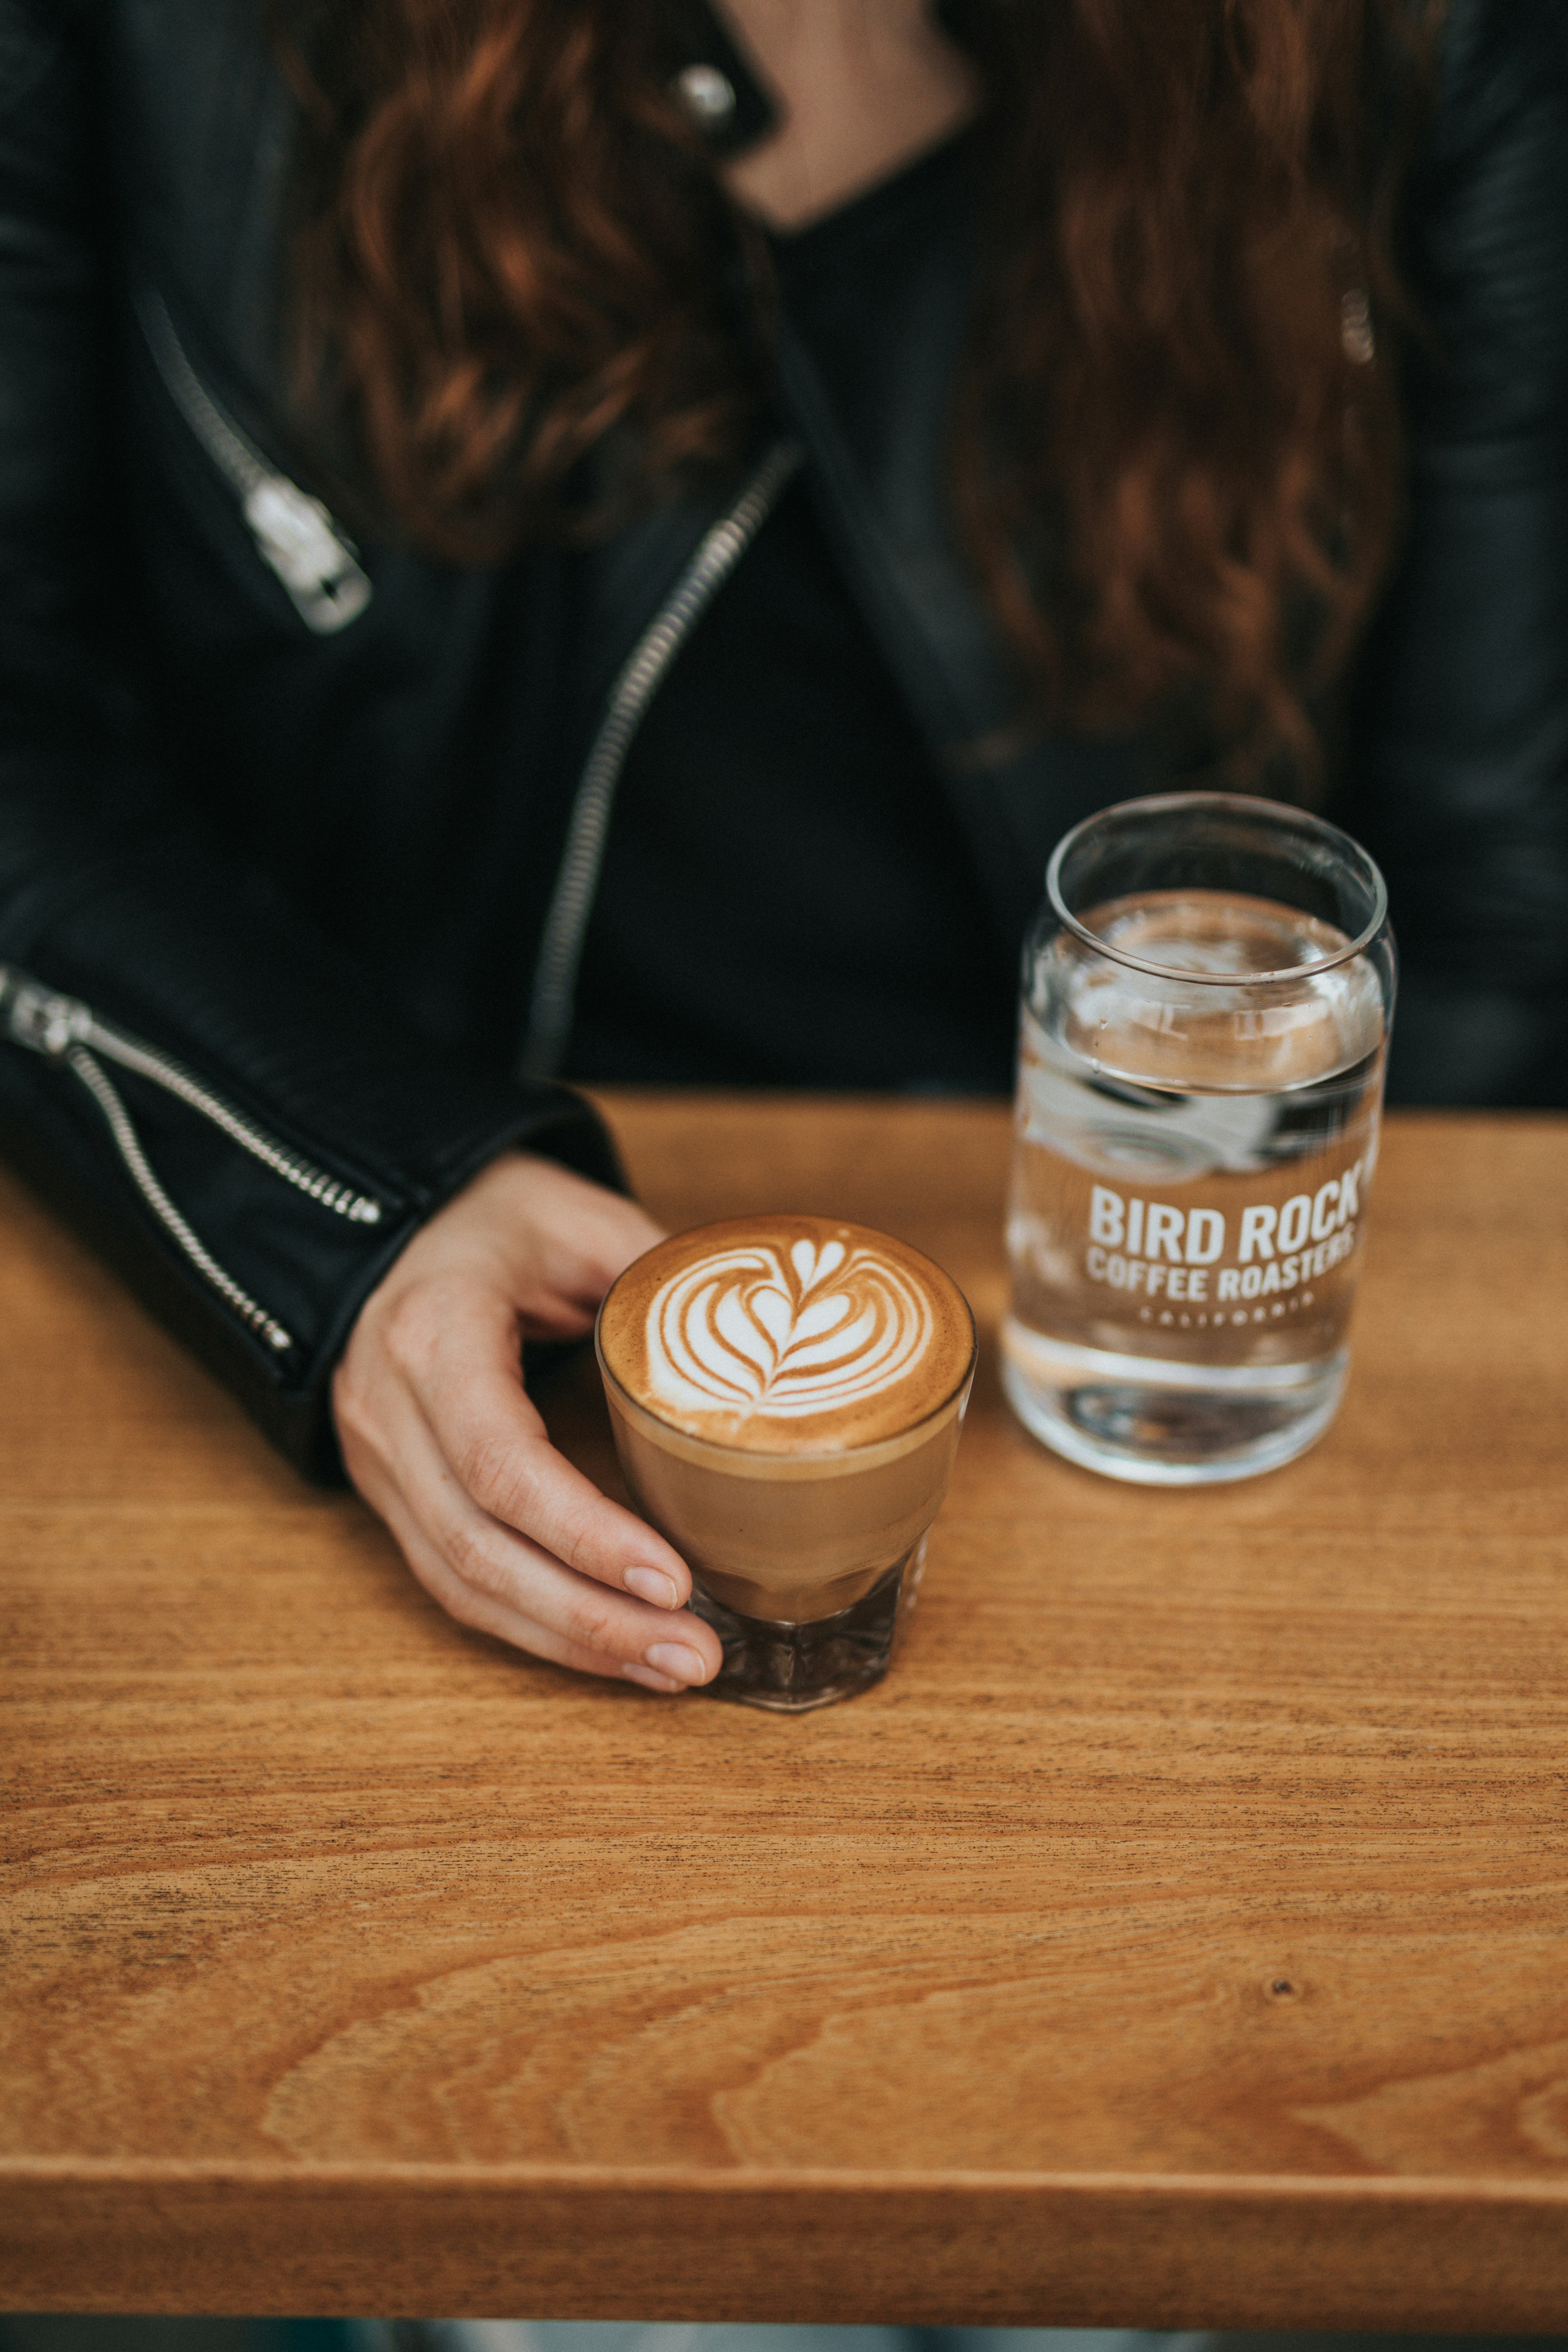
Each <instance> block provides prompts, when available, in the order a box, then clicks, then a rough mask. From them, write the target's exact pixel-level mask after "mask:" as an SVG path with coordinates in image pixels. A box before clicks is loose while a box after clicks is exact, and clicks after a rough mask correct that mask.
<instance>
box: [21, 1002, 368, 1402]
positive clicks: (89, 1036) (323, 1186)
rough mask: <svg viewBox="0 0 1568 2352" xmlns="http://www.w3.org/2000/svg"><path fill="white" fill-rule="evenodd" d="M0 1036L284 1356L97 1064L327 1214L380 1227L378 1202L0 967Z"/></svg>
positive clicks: (169, 1059) (106, 1025) (90, 1017)
mask: <svg viewBox="0 0 1568 2352" xmlns="http://www.w3.org/2000/svg"><path fill="white" fill-rule="evenodd" d="M0 1037H4V1038H5V1039H7V1040H8V1041H9V1042H10V1043H11V1044H12V1045H19V1046H23V1047H25V1048H26V1050H28V1051H29V1052H31V1053H35V1054H38V1055H43V1056H45V1057H46V1058H47V1060H49V1061H52V1062H54V1063H56V1064H58V1066H60V1067H61V1068H62V1069H64V1070H66V1071H68V1073H69V1074H70V1076H72V1077H73V1078H75V1079H76V1080H77V1082H78V1083H79V1085H80V1086H81V1087H83V1088H84V1089H85V1090H86V1092H87V1093H88V1094H89V1096H90V1097H92V1100H93V1101H94V1103H95V1104H96V1105H97V1107H98V1108H99V1110H100V1113H101V1115H102V1117H103V1120H104V1123H105V1125H106V1126H107V1128H108V1129H109V1132H110V1138H111V1139H112V1141H113V1143H114V1147H115V1150H116V1151H117V1152H118V1154H119V1157H120V1160H121V1163H122V1165H123V1166H124V1168H125V1171H126V1172H127V1174H128V1175H129V1177H130V1179H131V1181H132V1184H133V1185H134V1186H135V1189H136V1191H137V1192H139V1193H140V1195H141V1197H142V1201H143V1202H144V1203H145V1205H146V1206H147V1208H148V1209H149V1210H150V1211H151V1212H152V1213H153V1216H154V1217H155V1218H156V1220H157V1222H158V1223H159V1224H160V1225H161V1226H162V1227H163V1231H164V1233H165V1234H167V1235H168V1237H169V1238H170V1240H171V1241H173V1243H174V1245H175V1247H176V1248H177V1250H178V1251H179V1252H180V1254H181V1255H182V1256H183V1257H184V1260H185V1263H186V1264H187V1265H189V1266H190V1267H191V1268H192V1270H193V1271H194V1272H195V1274H196V1275H197V1276H199V1277H200V1278H201V1280H202V1281H203V1282H204V1283H205V1285H206V1286H207V1287H208V1288H209V1289H210V1290H212V1291H214V1292H216V1295H217V1297H219V1298H221V1299H222V1300H223V1302H224V1304H225V1305H226V1307H228V1308H229V1309H230V1310H231V1312H232V1313H233V1314H234V1315H235V1316H236V1317H237V1318H238V1320H239V1321H240V1322H241V1323H243V1324H244V1325H245V1327H246V1328H247V1330H250V1331H252V1332H254V1333H255V1334H256V1335H257V1336H258V1338H259V1339H262V1340H263V1341H264V1343H265V1344H266V1346H267V1347H268V1349H270V1350H271V1351H272V1352H273V1354H274V1355H276V1356H278V1357H280V1358H281V1357H283V1356H286V1355H288V1354H289V1351H290V1350H291V1349H293V1347H294V1345H295V1342H294V1338H293V1335H292V1333H291V1332H289V1330H288V1329H287V1328H286V1327H285V1326H284V1325H283V1324H282V1323H281V1322H280V1321H279V1319H278V1318H277V1317H276V1316H275V1315H273V1314H271V1313H270V1312H269V1311H268V1308H267V1307H265V1306H264V1305H263V1304H262V1303H261V1302H260V1301H259V1300H258V1299H257V1298H254V1297H252V1296H251V1295H250V1293H249V1292H248V1291H247V1289H245V1287H244V1286H243V1285H241V1284H240V1283H238V1282H237V1281H236V1280H235V1278H234V1276H232V1275H231V1274H230V1273H229V1272H228V1271H227V1270H226V1268H225V1267H224V1266H222V1265H220V1264H219V1263H218V1261H217V1259H216V1257H214V1255H212V1253H211V1251H210V1250H208V1249H207V1248H206V1246H205V1244H204V1243H203V1242H202V1240H201V1239H200V1237H199V1236H198V1235H197V1234H195V1232H194V1231H193V1229H192V1227H191V1225H190V1224H189V1223H188V1222H187V1220H186V1219H185V1218H184V1216H183V1215H182V1214H181V1213H180V1211H179V1210H178V1209H177V1208H176V1207H175V1205H174V1202H173V1201H172V1200H171V1199H170V1198H169V1196H168V1194H167V1192H165V1191H164V1189H163V1185H162V1184H161V1183H160V1181H159V1180H158V1177H157V1174H156V1172H155V1171H154V1170H153V1166H152V1164H151V1162H150V1161H149V1160H148V1158H147V1155H146V1152H145V1150H143V1148H142V1140H141V1138H140V1137H139V1136H138V1134H137V1132H136V1128H135V1123H134V1121H133V1120H132V1117H131V1113H130V1110H129V1108H127V1105H126V1102H125V1098H124V1097H123V1095H122V1094H121V1090H120V1088H119V1087H117V1086H116V1085H115V1083H114V1080H113V1079H112V1078H111V1077H110V1074H109V1071H108V1069H106V1068H105V1066H104V1065H105V1064H106V1063H109V1064H112V1065H114V1066H118V1067H119V1068H121V1069H125V1070H130V1071H132V1072H134V1073H135V1075H136V1076H138V1077H141V1078H144V1079H146V1080H148V1081H149V1082H150V1083H151V1084H152V1085H153V1086H155V1087H161V1088H162V1089H163V1092H164V1093H166V1094H169V1095H172V1096H174V1097H175V1098H176V1099H177V1100H179V1101H180V1102H183V1103H184V1104H185V1105H186V1106H187V1108H189V1109H191V1110H192V1111H194V1112H195V1114H196V1115H197V1116H198V1117H199V1118H203V1119H205V1120H206V1121H207V1122H208V1124H209V1125H211V1126H212V1127H214V1128H216V1129H218V1130H219V1131H220V1132H221V1133H222V1134H223V1135H225V1136H226V1137H227V1139H228V1140H229V1141H230V1142H231V1143H233V1144H234V1145H236V1146H237V1148H238V1149H239V1150H241V1151H244V1152H246V1153H247V1154H248V1156H249V1157H250V1158H251V1159H252V1160H258V1162H259V1163H260V1164H261V1166H263V1167H264V1168H267V1169H268V1170H269V1171H271V1173H272V1174H273V1175H274V1176H276V1177H277V1178H278V1179H279V1181H280V1182H282V1183H284V1184H287V1185H289V1187H290V1188H291V1189H292V1190H293V1191H295V1192H302V1193H304V1194H305V1195H306V1196H307V1197H308V1198H309V1199H310V1200H312V1201H314V1202H318V1203H319V1205H320V1206H321V1210H322V1211H323V1213H326V1214H329V1215H331V1216H336V1217H341V1218H343V1219H345V1220H346V1221H347V1222H348V1223H351V1224H353V1225H373V1226H374V1225H379V1224H380V1223H381V1222H382V1219H383V1217H384V1215H385V1213H386V1211H385V1207H384V1203H383V1202H381V1201H379V1200H378V1199H377V1198H376V1197H375V1196H374V1194H373V1193H370V1192H363V1191H362V1190H360V1189H359V1188H358V1187H357V1186H356V1185H354V1184H353V1183H352V1182H350V1181H348V1180H346V1179H344V1178H342V1177H339V1176H334V1175H332V1174H331V1172H330V1171H328V1170H326V1169H324V1168H321V1167H318V1166H317V1165H315V1163H314V1162H312V1161H311V1160H307V1159H306V1158H304V1157H303V1156H302V1155H301V1154H300V1153H299V1152H297V1151H294V1150H290V1149H289V1147H288V1146H287V1145H285V1144H283V1143H280V1142H279V1140H278V1139H277V1138H276V1137H275V1136H272V1135H270V1134H268V1131H267V1130H266V1129H264V1128H263V1127H261V1126H259V1125H258V1122H257V1121H256V1120H255V1119H253V1118H249V1117H248V1116H247V1114H246V1113H245V1112H243V1111H240V1110H237V1108H235V1106H234V1105H233V1104H232V1103H230V1102H228V1101H226V1099H225V1097H223V1096H222V1095H220V1094H218V1093H217V1092H216V1091H215V1089H214V1088H212V1087H208V1086H206V1085H205V1083H204V1082H203V1081H202V1080H201V1079H200V1078H198V1077H196V1076H194V1075H193V1074H192V1072H191V1071H189V1070H187V1069H186V1068H185V1067H184V1064H183V1063H180V1062H178V1061H176V1060H174V1057H173V1056H172V1055H168V1054H165V1053H163V1051H161V1049H160V1048H158V1047H157V1046H154V1045H148V1044H146V1043H145V1042H144V1041H143V1040H142V1038H140V1037H136V1036H133V1035H132V1034H131V1033H130V1032H129V1031H127V1030H123V1029H121V1028H119V1027H118V1026H117V1025H115V1024H112V1023H110V1022H107V1021H105V1020H103V1019H101V1018H100V1015H99V1014H98V1013H95V1012H94V1011H93V1009H92V1007H91V1006H90V1005H89V1004H85V1003H82V1002H81V1001H80V999H79V998H77V997H72V996H64V995H61V994H58V992H55V991H54V990H51V989H49V988H47V987H46V986H45V985H44V984H43V983H42V982H39V981H37V980H35V979H33V978H32V977H31V975H30V974H28V973H26V972H23V971H16V969H15V967H14V966H11V965H7V964H0Z"/></svg>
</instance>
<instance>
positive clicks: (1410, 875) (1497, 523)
mask: <svg viewBox="0 0 1568 2352" xmlns="http://www.w3.org/2000/svg"><path fill="white" fill-rule="evenodd" d="M1407 216H1408V222H1409V229H1408V248H1407V253H1406V257H1405V258H1406V271H1407V277H1408V280H1409V283H1410V286H1411V289H1412V291H1413V294H1414V297H1415V306H1416V311H1417V320H1416V324H1415V328H1414V330H1413V331H1412V333H1411V335H1410V338H1409V341H1408V346H1407V352H1406V356H1405V389H1406V395H1407V408H1408V415H1409V467H1410V472H1409V484H1408V508H1409V529H1408V537H1407V542H1406V545H1405V551H1404V555H1403V559H1402V562H1401V563H1400V566H1399V569H1398V572H1397V573H1396V575H1395V578H1394V582H1393V583H1392V586H1391V590H1390V593H1389V596H1388V599H1387V601H1386V604H1385V605H1384V610H1383V613H1382V615H1381V617H1380V620H1379V622H1378V625H1377V626H1376V628H1375V630H1374V632H1373V637H1372V639H1371V641H1370V643H1369V645H1368V647H1367V650H1366V655H1365V657H1364V660H1363V666H1362V670H1361V682H1360V687H1359V691H1358V696H1357V701H1356V707H1355V709H1354V712H1353V727H1352V769H1351V775H1350V778H1349V780H1348V781H1349V791H1348V793H1347V796H1346V799H1345V801H1344V803H1343V807H1342V821H1343V822H1344V823H1345V824H1347V825H1348V827H1349V828H1350V830H1351V831H1352V832H1353V833H1355V834H1357V835H1359V836H1360V837H1361V838H1362V839H1363V840H1364V841H1365V842H1366V844H1367V845H1368V847H1369V848H1370V849H1371V850H1372V851H1373V855H1374V856H1377V857H1378V858H1379V860H1380V862H1381V863H1382V864H1383V866H1384V871H1385V873H1387V875H1388V876H1389V877H1390V884H1391V890H1392V893H1393V915H1394V929H1395V933H1396V935H1397V938H1398V941H1399V946H1400V950H1401V959H1402V967H1403V968H1402V974H1401V982H1400V1002H1399V1006H1398V1010H1397V1013H1396V1015H1395V1020H1394V1054H1393V1062H1392V1068H1391V1078H1390V1096H1391V1099H1393V1100H1395V1101H1400V1100H1403V1101H1405V1102H1419V1103H1430V1104H1444V1103H1456V1104H1458V1103H1464V1104H1489V1103H1495V1104H1518V1105H1530V1104H1552V1103H1561V1102H1562V1101H1563V1099H1564V1093H1563V1089H1564V1086H1565V1084H1568V19H1565V18H1564V15H1563V8H1562V5H1561V0H1450V5H1449V6H1448V9H1447V25H1446V37H1445V45H1444V54H1443V64H1442V81H1441V87H1440V89H1439V92H1438V104H1437V107H1436V119H1435V123H1434V128H1433V134H1432V137H1431V140H1430V142H1429V144H1428V146H1427V149H1426V152H1425V154H1424V157H1423V159H1422V162H1421V164H1420V167H1419V169H1418V171H1417V172H1416V173H1415V179H1414V183H1413V185H1412V187H1411V190H1410V195H1409V204H1408V214H1407Z"/></svg>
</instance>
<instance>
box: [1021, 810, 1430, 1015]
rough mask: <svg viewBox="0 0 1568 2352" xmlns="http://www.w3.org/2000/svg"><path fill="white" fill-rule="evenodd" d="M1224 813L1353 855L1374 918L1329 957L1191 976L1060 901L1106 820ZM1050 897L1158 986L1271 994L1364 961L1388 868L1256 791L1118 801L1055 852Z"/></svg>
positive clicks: (1083, 935)
mask: <svg viewBox="0 0 1568 2352" xmlns="http://www.w3.org/2000/svg"><path fill="white" fill-rule="evenodd" d="M1182 809H1185V810H1192V811H1196V810H1202V809H1212V810H1216V811H1217V810H1223V811H1225V812H1226V814H1234V813H1235V812H1236V811H1237V810H1242V811H1245V812H1246V813H1247V814H1267V815H1268V818H1269V819H1270V820H1271V821H1273V822H1275V823H1277V824H1285V825H1287V826H1288V827H1289V828H1290V829H1292V830H1294V831H1296V832H1298V833H1305V834H1310V835H1314V836H1315V837H1316V838H1318V839H1319V840H1320V841H1322V842H1325V843H1327V844H1329V845H1331V846H1333V847H1334V848H1336V849H1342V850H1343V851H1345V852H1347V853H1348V860H1347V862H1349V863H1351V864H1352V865H1355V866H1360V867H1361V868H1363V870H1364V872H1365V873H1366V874H1367V875H1368V876H1369V877H1371V881H1372V885H1373V904H1372V913H1371V915H1370V917H1369V918H1368V919H1367V921H1366V922H1365V923H1364V924H1363V927H1362V929H1360V930H1359V931H1358V932H1357V933H1356V936H1355V937H1354V939H1352V940H1347V941H1346V943H1345V945H1344V946H1343V947H1342V948H1336V949H1335V950H1334V951H1333V953H1332V954H1331V955H1323V956H1314V957H1313V958H1312V959H1311V960H1310V961H1309V962H1307V963H1292V964H1281V965H1279V966H1277V967H1276V968H1275V969H1274V970H1273V971H1191V970H1189V969H1186V968H1184V966H1182V965H1180V964H1170V963H1156V962H1155V961H1153V960H1152V957H1149V956H1141V955H1134V954H1133V953H1132V952H1131V950H1130V949H1127V948H1119V947H1116V946H1114V945H1112V943H1111V942H1110V940H1104V939H1101V938H1100V934H1099V932H1097V931H1091V930H1090V929H1089V927H1088V925H1087V924H1085V923H1082V922H1080V921H1079V919H1078V917H1077V916H1076V915H1075V914H1074V913H1073V911H1072V909H1071V908H1070V907H1069V906H1068V903H1067V901H1066V899H1065V898H1063V896H1062V889H1061V872H1062V866H1063V863H1064V861H1065V859H1066V858H1067V857H1068V854H1069V853H1070V851H1071V850H1072V848H1073V847H1074V845H1075V844H1076V843H1077V842H1078V841H1079V838H1080V836H1081V835H1084V834H1086V833H1088V832H1089V829H1090V827H1091V826H1093V825H1097V824H1103V823H1104V822H1105V820H1106V819H1107V818H1108V817H1121V816H1132V815H1134V814H1136V815H1139V816H1144V815H1155V814H1168V813H1170V812H1173V811H1176V810H1182ZM1046 896H1047V900H1048V902H1049V905H1050V907H1051V909H1052V911H1053V913H1055V914H1056V915H1058V917H1059V918H1060V919H1061V921H1062V922H1063V923H1064V924H1065V925H1066V926H1067V928H1068V930H1069V931H1071V932H1072V934H1073V936H1074V938H1075V939H1079V940H1082V941H1083V944H1084V945H1085V946H1086V947H1089V948H1092V949H1093V950H1094V951H1095V953H1096V954H1097V955H1102V956H1106V957H1108V958H1109V959H1110V961H1111V962H1113V963H1120V964H1122V965H1124V966H1125V967H1126V968H1127V969H1128V970H1129V971H1142V972H1147V973H1148V974H1150V975H1151V977H1152V978H1153V979H1155V980H1167V981H1178V982H1183V983H1184V984H1189V985H1195V986H1197V987H1200V988H1268V987H1278V986H1282V985H1284V984H1286V983H1287V982H1293V981H1302V980H1310V979H1312V978H1314V977H1315V976H1316V975H1317V974H1318V973H1319V972H1324V971H1334V970H1336V969H1337V967H1338V966H1339V965H1341V964H1343V963H1351V962H1353V961H1354V960H1355V958H1356V957H1357V956H1361V955H1364V954H1365V953H1366V951H1367V950H1368V948H1369V947H1371V945H1372V944H1373V940H1375V939H1376V938H1377V936H1378V934H1379V932H1380V931H1381V930H1382V929H1384V925H1385V924H1386V923H1387V921H1388V885H1387V884H1386V883H1385V882H1384V878H1383V872H1382V868H1381V867H1380V866H1379V865H1378V863H1377V860H1376V859H1375V858H1374V857H1373V856H1372V854H1371V852H1370V851H1368V850H1365V849H1363V847H1362V845H1361V844H1360V842H1359V841H1356V840H1354V839H1353V838H1352V835H1350V834H1348V833H1344V832H1342V830H1341V828H1340V827H1339V826H1338V825H1337V824H1330V823H1329V821H1328V819H1327V818H1326V817H1321V816H1314V815H1313V814H1312V813H1311V811H1310V809H1299V808H1293V807H1291V805H1290V804H1289V803H1288V802H1285V801H1268V800H1264V799H1263V798H1262V797H1261V796H1260V795H1258V794H1255V793H1148V794H1146V795H1144V796H1143V797H1142V798H1140V799H1137V800H1131V801H1113V802H1112V803H1110V806H1109V807H1107V808H1102V809H1097V810H1096V811H1095V812H1094V814H1093V815H1092V816H1086V817H1082V818H1080V819H1079V823H1078V824H1075V825H1074V826H1073V827H1072V830H1071V831H1070V832H1069V833H1064V834H1063V835H1062V837H1061V839H1060V840H1059V841H1058V844H1057V845H1056V847H1055V848H1054V849H1053V850H1052V852H1051V856H1050V862H1049V864H1048V865H1047V867H1046Z"/></svg>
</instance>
